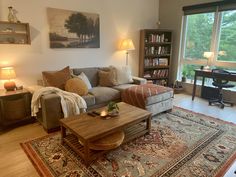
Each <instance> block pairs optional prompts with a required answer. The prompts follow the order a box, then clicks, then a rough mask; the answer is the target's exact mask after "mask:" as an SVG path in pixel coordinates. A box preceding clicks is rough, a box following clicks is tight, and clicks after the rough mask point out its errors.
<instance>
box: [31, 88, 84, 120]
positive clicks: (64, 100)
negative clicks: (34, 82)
mask: <svg viewBox="0 0 236 177" xmlns="http://www.w3.org/2000/svg"><path fill="white" fill-rule="evenodd" d="M50 93H55V94H57V95H58V96H60V98H61V107H62V111H63V114H64V117H68V116H70V115H75V114H80V109H83V110H85V109H87V104H86V102H85V101H84V99H83V98H82V97H81V96H79V95H77V94H75V93H71V92H66V91H63V90H61V89H58V88H56V87H43V88H41V89H39V90H36V91H35V92H34V94H33V97H32V101H31V114H32V116H36V114H37V112H38V111H39V108H41V103H40V98H41V96H43V95H46V94H50Z"/></svg>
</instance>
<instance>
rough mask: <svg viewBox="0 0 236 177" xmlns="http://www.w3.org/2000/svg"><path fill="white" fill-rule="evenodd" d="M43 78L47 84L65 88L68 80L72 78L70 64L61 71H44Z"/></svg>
mask: <svg viewBox="0 0 236 177" xmlns="http://www.w3.org/2000/svg"><path fill="white" fill-rule="evenodd" d="M42 75H43V80H44V83H45V86H52V87H57V88H59V89H62V90H65V84H66V81H67V80H69V79H70V78H71V75H70V68H69V66H67V67H65V68H64V69H62V70H60V71H43V72H42Z"/></svg>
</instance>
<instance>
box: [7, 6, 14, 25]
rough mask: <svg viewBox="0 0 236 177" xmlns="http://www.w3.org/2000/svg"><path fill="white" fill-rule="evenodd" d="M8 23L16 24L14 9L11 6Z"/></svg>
mask: <svg viewBox="0 0 236 177" xmlns="http://www.w3.org/2000/svg"><path fill="white" fill-rule="evenodd" d="M8 10H9V12H8V21H9V22H15V18H14V14H13V8H12V7H11V6H10V7H8Z"/></svg>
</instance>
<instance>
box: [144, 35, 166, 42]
mask: <svg viewBox="0 0 236 177" xmlns="http://www.w3.org/2000/svg"><path fill="white" fill-rule="evenodd" d="M145 42H168V39H167V38H165V34H164V33H163V34H149V35H148V37H146V39H145Z"/></svg>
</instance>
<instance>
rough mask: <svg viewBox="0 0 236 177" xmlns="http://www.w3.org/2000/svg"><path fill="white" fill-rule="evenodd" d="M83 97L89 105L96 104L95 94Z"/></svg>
mask: <svg viewBox="0 0 236 177" xmlns="http://www.w3.org/2000/svg"><path fill="white" fill-rule="evenodd" d="M82 98H83V99H84V100H85V102H86V103H87V107H90V106H93V105H95V96H93V95H91V94H87V95H84V96H82Z"/></svg>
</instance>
